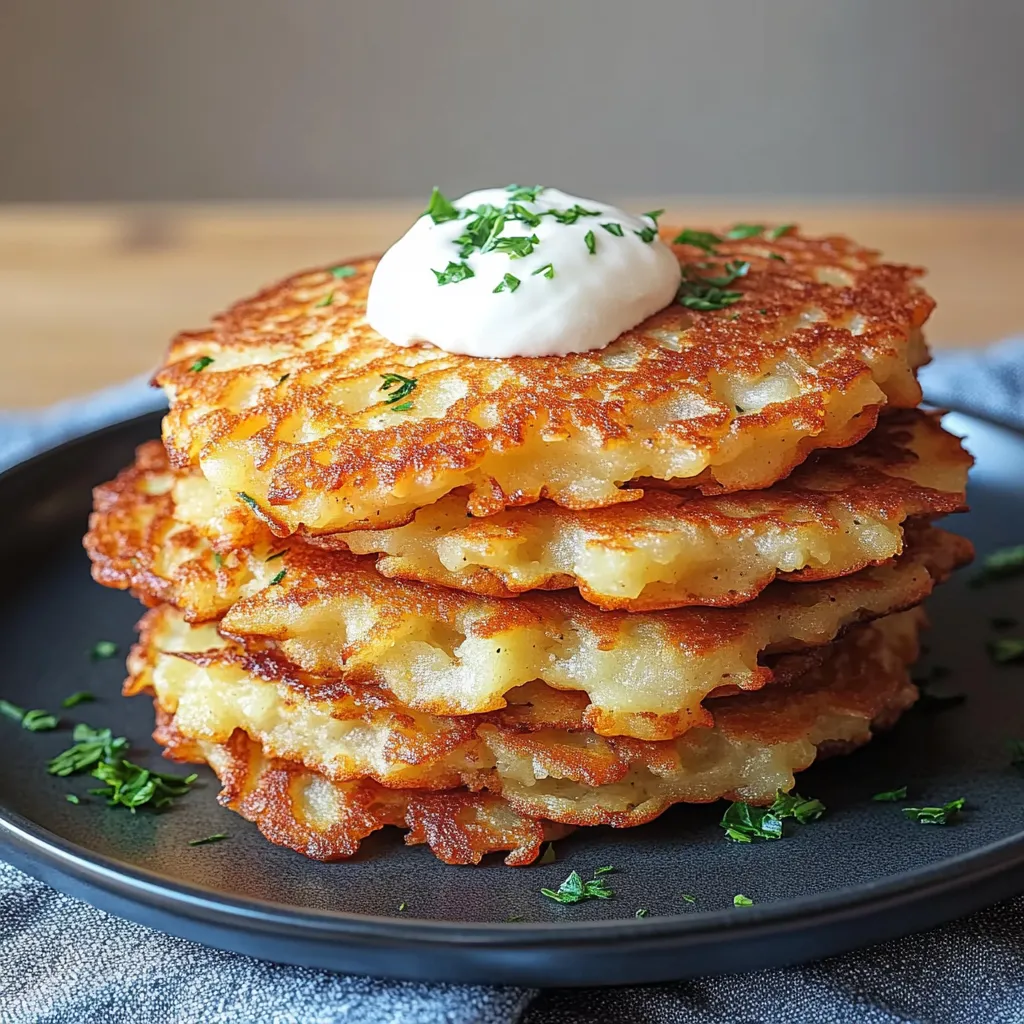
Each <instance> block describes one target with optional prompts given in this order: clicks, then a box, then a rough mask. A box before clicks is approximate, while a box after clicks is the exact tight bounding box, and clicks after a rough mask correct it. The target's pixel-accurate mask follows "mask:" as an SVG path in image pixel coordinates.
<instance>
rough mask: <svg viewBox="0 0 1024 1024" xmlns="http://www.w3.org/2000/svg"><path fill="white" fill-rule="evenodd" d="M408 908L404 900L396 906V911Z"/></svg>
mask: <svg viewBox="0 0 1024 1024" xmlns="http://www.w3.org/2000/svg"><path fill="white" fill-rule="evenodd" d="M408 906H409V904H408V903H406V902H405V900H402V902H401V903H399V904H398V909H399V910H406V909H408Z"/></svg>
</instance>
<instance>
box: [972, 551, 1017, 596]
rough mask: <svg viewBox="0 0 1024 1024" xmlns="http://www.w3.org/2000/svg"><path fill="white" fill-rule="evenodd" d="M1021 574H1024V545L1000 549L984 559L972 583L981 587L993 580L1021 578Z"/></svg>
mask: <svg viewBox="0 0 1024 1024" xmlns="http://www.w3.org/2000/svg"><path fill="white" fill-rule="evenodd" d="M1021 573H1024V544H1017V545H1015V546H1014V547H1009V548H1000V549H999V550H998V551H993V552H992V553H991V554H990V555H986V556H985V557H984V558H983V559H982V562H981V569H980V571H979V572H978V573H977V574H976V575H975V577H974V579H973V580H972V581H971V583H972V584H973V585H974V586H976V587H980V586H984V584H986V583H991V582H992V581H993V580H1002V579H1006V578H1008V577H1010V576H1019V575H1020V574H1021Z"/></svg>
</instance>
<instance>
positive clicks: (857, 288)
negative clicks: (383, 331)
mask: <svg viewBox="0 0 1024 1024" xmlns="http://www.w3.org/2000/svg"><path fill="white" fill-rule="evenodd" d="M675 234H676V232H675V231H671V230H667V229H666V231H665V232H664V236H665V237H666V238H672V237H674V236H675ZM675 251H676V255H677V257H678V258H679V261H680V264H681V265H682V267H683V268H684V269H685V270H686V272H687V273H690V274H696V275H697V276H698V277H701V276H709V275H710V276H713V275H714V274H715V273H716V271H717V272H722V269H723V268H724V267H725V266H726V265H727V264H728V265H729V266H732V267H738V266H739V267H743V274H742V276H741V277H740V278H739V279H737V280H736V282H735V284H734V285H733V287H735V288H736V289H737V290H738V291H739V292H740V293H741V297H740V299H739V300H738V301H737V302H736V303H735V304H732V305H730V306H728V308H725V309H718V310H705V311H702V310H697V309H692V308H684V307H682V306H679V305H672V306H669V307H668V308H666V309H664V310H662V311H661V312H659V313H656V314H655V315H654V316H652V317H650V318H648V319H647V320H646V321H644V322H643V323H642V324H640V325H638V326H637V327H636V328H634V329H633V330H630V331H627V332H625V333H624V334H622V335H621V336H620V337H619V338H618V339H617V340H615V341H614V342H612V344H611V345H609V346H608V347H607V348H604V349H600V350H596V351H591V352H584V353H580V354H576V355H569V356H553V357H540V358H510V359H502V360H489V359H478V358H472V357H468V356H460V355H452V354H449V353H447V352H444V351H442V350H440V349H437V348H433V347H431V346H428V345H418V346H413V347H411V348H401V347H398V346H395V345H392V344H390V343H389V342H387V341H386V340H384V339H383V338H382V337H380V336H379V335H378V334H376V333H375V332H374V331H373V330H371V329H370V328H369V326H368V325H367V323H366V320H365V308H366V294H367V288H368V286H369V282H370V278H371V277H372V274H373V270H374V267H375V266H376V260H375V259H364V260H358V261H356V262H354V263H353V264H351V265H350V266H346V267H344V268H342V269H344V273H343V274H335V273H332V269H331V268H324V269H322V270H312V271H308V272H306V273H302V274H298V275H296V276H294V277H291V278H289V279H287V280H286V281H284V282H282V283H281V284H278V285H275V286H273V287H271V288H268V289H266V290H265V291H263V292H260V293H259V294H258V295H256V296H254V297H253V298H250V299H247V300H244V301H242V302H239V303H238V304H236V305H235V306H233V307H232V308H231V309H230V310H228V311H227V312H226V313H224V314H222V315H220V316H219V317H217V318H216V319H215V321H214V323H213V325H212V326H210V327H208V328H206V329H205V330H200V331H194V332H188V333H184V334H181V335H179V336H178V337H177V338H175V339H174V341H173V342H172V343H171V346H170V350H169V352H168V355H167V359H166V363H165V365H164V367H163V369H162V370H161V371H160V372H159V373H158V374H157V376H156V382H157V383H158V384H159V385H160V386H161V387H163V388H164V390H165V391H166V393H167V396H168V398H169V400H170V404H171V409H170V412H169V414H168V415H167V417H166V419H165V421H164V430H163V437H164V441H165V444H166V446H167V449H168V452H169V454H170V457H171V460H172V462H173V463H174V465H176V466H177V467H179V468H185V467H190V466H198V467H200V468H201V470H202V472H203V474H204V475H205V476H206V477H207V478H208V479H209V480H210V481H211V482H212V483H213V484H214V485H215V486H216V487H217V488H219V489H220V491H221V492H222V495H223V496H224V497H226V498H230V499H231V500H236V501H239V500H241V501H245V502H247V503H249V504H250V505H251V506H252V507H253V508H254V509H255V510H257V511H258V513H259V515H260V516H261V517H262V518H263V519H264V520H265V521H266V523H267V525H268V526H269V527H270V528H271V530H273V532H274V533H275V534H277V535H279V536H287V535H290V534H292V533H296V532H299V531H302V532H305V533H308V534H313V535H316V534H325V533H334V532H337V531H340V530H351V529H379V528H383V527H391V526H397V525H400V524H402V523H404V522H408V521H409V519H410V518H411V516H412V514H413V513H414V512H415V511H416V509H418V508H422V507H423V506H425V505H429V504H432V503H433V502H435V501H437V500H438V499H439V498H442V497H443V496H444V495H446V494H448V493H450V492H452V491H454V490H456V489H463V492H464V493H463V498H462V500H463V501H464V503H465V507H466V509H467V510H468V511H469V512H470V513H471V514H473V515H478V516H483V515H492V514H494V513H495V512H500V511H502V510H503V509H505V508H509V507H517V506H522V505H530V504H533V503H534V502H536V501H538V500H540V499H542V498H547V499H550V500H551V501H553V502H555V503H556V504H558V505H561V506H563V507H565V508H572V509H586V508H599V507H605V506H608V505H614V504H616V503H620V502H625V501H635V500H638V499H639V498H640V497H641V496H642V491H641V489H639V488H624V487H623V486H622V485H624V484H626V483H628V482H629V481H634V480H637V479H640V478H654V479H657V480H675V481H688V482H689V483H691V484H693V485H694V486H696V487H697V488H699V489H700V490H702V491H703V492H705V493H714V492H721V491H736V490H752V489H756V488H762V487H767V486H770V485H771V484H773V483H774V482H776V481H777V480H779V479H781V478H783V477H785V476H786V475H787V474H788V473H789V472H790V471H791V470H792V469H793V467H794V466H796V465H798V464H799V463H800V462H802V461H803V460H804V459H805V458H806V457H807V455H808V454H810V452H811V451H813V450H814V449H816V448H828V447H842V446H846V445H850V444H853V443H855V442H856V441H858V440H859V439H860V438H862V437H863V436H864V435H865V434H866V433H867V432H868V431H869V430H870V429H871V428H872V427H873V425H874V423H875V420H876V418H877V414H878V410H879V408H880V407H881V406H883V405H885V404H887V403H888V404H890V405H894V406H898V407H905V408H909V407H913V406H915V405H916V404H917V403H918V402H919V401H920V399H921V392H920V389H919V387H918V385H917V382H916V380H915V377H914V369H915V368H916V367H917V366H919V365H921V364H922V363H923V362H924V361H925V360H926V358H927V354H926V350H925V347H924V342H923V340H922V336H921V331H920V328H921V326H922V324H923V323H924V321H925V320H926V319H927V317H928V315H929V313H930V312H931V309H932V306H933V303H932V300H931V299H930V298H929V297H928V296H927V294H926V293H925V292H924V291H923V290H922V289H921V288H920V287H919V286H918V285H917V283H916V279H917V277H918V276H919V274H920V271H919V270H918V269H917V268H914V267H906V266H900V265H895V264H889V263H883V262H881V261H880V260H879V258H878V254H877V253H875V252H873V251H871V250H868V249H864V248H862V247H860V246H858V245H856V244H855V243H853V242H852V241H849V240H847V239H844V238H840V237H827V238H807V237H804V236H802V235H800V234H799V233H798V232H796V231H789V232H787V233H785V234H783V235H782V236H781V237H779V238H776V239H774V240H769V239H768V238H767V237H755V238H745V239H735V240H725V241H723V242H721V243H720V244H718V245H716V247H715V250H714V251H713V252H711V253H709V252H707V251H705V250H703V249H700V248H695V247H692V246H687V245H680V246H676V247H675ZM396 381H400V382H402V383H401V389H400V390H401V397H402V399H403V400H402V401H401V402H398V401H396V400H395V396H396V394H397V393H398V392H397V391H396V390H395V388H394V383H395V382H396Z"/></svg>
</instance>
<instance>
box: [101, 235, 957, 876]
mask: <svg viewBox="0 0 1024 1024" xmlns="http://www.w3.org/2000/svg"><path fill="white" fill-rule="evenodd" d="M733 233H734V234H736V233H740V234H742V232H733ZM676 234H677V232H676V231H672V230H670V229H666V230H665V231H664V232H663V237H665V238H672V237H675V235H676ZM693 235H694V237H697V238H699V239H704V238H707V237H713V236H710V235H705V234H704V233H698V232H695V233H693ZM747 235H748V237H744V238H737V239H734V240H728V239H725V240H720V241H719V242H718V243H717V244H716V245H714V246H713V247H712V246H710V245H708V244H707V243H704V244H702V245H700V246H697V247H694V246H689V245H675V246H674V250H675V252H676V254H677V256H678V257H679V260H680V263H681V265H682V267H683V274H684V275H685V274H686V273H688V272H689V268H693V267H697V268H700V269H699V270H698V271H697V272H698V273H700V274H704V275H713V274H714V273H715V269H714V268H716V267H722V266H725V267H726V268H728V266H729V265H730V264H731V265H732V266H733V267H736V266H737V265H742V264H748V267H747V268H746V272H745V274H744V276H742V277H741V278H740V279H738V280H736V281H735V284H733V285H731V287H732V288H734V289H735V290H736V291H738V292H740V293H741V294H740V295H739V296H738V297H737V296H736V295H735V293H732V294H730V293H724V295H722V294H719V295H715V293H714V289H713V288H712V289H710V290H709V291H706V293H705V296H704V298H703V299H698V300H696V301H694V302H692V303H687V302H686V301H684V302H683V304H681V305H672V306H669V307H668V308H666V309H664V310H662V311H661V312H660V313H658V314H656V315H655V316H653V317H650V318H649V319H648V320H646V321H645V322H644V323H642V324H641V325H640V326H639V327H637V328H636V329H634V330H632V331H629V332H627V333H625V334H624V335H622V336H621V337H619V338H618V339H617V340H616V341H614V342H613V343H612V344H611V345H609V346H608V347H607V348H604V349H601V350H598V351H592V352H586V353H582V354H579V355H569V356H551V357H545V358H513V359H478V358H471V357H467V356H460V355H451V354H449V353H447V352H444V351H441V350H440V349H437V348H434V347H432V346H430V345H426V344H424V345H420V346H414V347H411V348H400V347H396V346H394V345H392V344H390V343H388V342H387V341H385V340H384V339H383V338H381V337H380V336H379V335H377V334H376V333H374V332H373V331H372V330H371V329H370V328H369V327H368V326H367V324H366V322H365V319H364V312H365V303H366V294H367V289H368V287H369V283H370V279H371V276H372V274H373V270H374V266H375V263H376V261H375V260H372V259H367V260H361V261H358V262H356V263H354V264H351V265H342V266H336V267H329V268H325V269H322V270H315V271H310V272H307V273H303V274H300V275H298V276H296V277H292V278H291V279H289V280H286V281H285V282H284V283H282V284H280V285H277V286H275V287H272V288H270V289H268V290H266V291H263V292H261V293H260V294H258V295H256V296H255V297H254V298H251V299H248V300H245V301H243V302H241V303H239V304H237V305H236V306H234V307H233V308H232V309H230V310H229V311H228V312H227V313H225V314H223V315H222V316H220V317H219V318H218V319H217V320H216V321H215V322H214V324H213V325H212V326H211V327H209V328H208V329H206V330H202V331H197V332H190V333H185V334H181V335H179V336H178V337H177V338H176V339H175V340H174V341H173V343H172V344H171V347H170V352H169V354H168V356H167V360H166V364H165V366H164V368H163V369H162V370H161V371H160V372H159V373H158V375H157V377H156V382H157V383H158V384H159V385H160V386H161V387H162V388H163V389H164V390H165V392H166V394H167V397H168V399H169V401H170V412H169V413H168V415H167V417H166V419H165V420H164V426H163V443H162V444H160V443H158V442H152V443H150V444H147V445H144V446H143V447H142V448H141V449H139V452H138V456H137V460H136V462H135V465H134V466H132V467H130V468H128V469H126V470H125V471H124V472H122V473H121V475H120V476H119V477H118V478H117V479H116V480H114V481H113V482H111V483H109V484H106V485H104V486H101V487H99V488H98V489H97V491H96V495H95V512H94V514H93V516H92V519H91V522H90V531H89V534H88V536H87V537H86V541H85V543H86V547H87V549H88V551H89V554H90V556H91V558H92V560H93V572H94V575H95V577H96V579H97V580H98V581H99V582H100V583H103V584H105V585H107V586H111V587H119V588H125V589H130V590H131V591H132V592H133V593H134V594H136V595H137V596H138V597H139V598H141V599H142V601H143V602H145V604H146V605H147V606H149V607H150V611H148V612H147V614H146V615H145V616H144V618H143V619H142V621H141V623H140V625H139V631H140V640H139V643H138V644H137V645H136V647H135V648H134V649H133V651H132V653H131V656H130V659H129V671H130V677H129V679H128V682H127V684H126V692H127V693H129V694H138V693H143V692H145V693H148V694H151V695H152V696H153V698H154V701H155V704H156V714H157V729H156V732H155V734H154V735H155V737H156V739H157V740H158V742H160V743H161V744H163V745H164V746H165V747H166V753H167V754H168V756H170V757H173V758H176V759H181V760H187V761H197V762H206V763H207V764H209V765H210V767H211V768H212V769H213V771H214V772H216V773H217V775H218V776H219V778H220V780H221V782H222V784H223V787H224V788H223V792H222V794H221V801H222V802H223V803H225V804H226V805H227V806H229V807H231V808H233V809H234V810H236V811H237V812H239V813H240V814H242V815H244V816H245V817H246V818H248V819H250V820H252V821H254V822H255V823H256V824H257V825H258V826H259V828H260V829H261V830H262V831H263V833H264V834H265V835H266V837H267V838H268V839H270V840H271V841H272V842H275V843H280V844H284V845H286V846H289V847H292V848H294V849H296V850H299V851H301V852H302V853H304V854H306V855H307V856H310V857H315V858H318V859H325V860H330V859H336V858H342V857H347V856H349V855H351V854H352V853H354V852H355V851H356V849H357V848H358V846H359V843H360V841H361V840H362V839H363V838H364V837H366V836H367V835H369V834H370V833H371V832H373V831H374V830H376V829H379V828H381V827H382V826H384V825H397V826H398V827H399V828H402V829H405V830H407V834H406V841H407V842H409V843H427V844H429V845H430V848H431V849H432V850H433V851H434V853H435V854H436V855H437V856H438V857H440V858H441V859H443V860H445V861H448V862H450V863H459V864H462V863H476V862H477V861H479V860H480V858H481V856H482V855H484V854H486V853H488V852H492V851H507V863H509V864H526V863H529V862H530V861H532V860H533V859H534V858H536V857H537V856H538V853H539V851H540V847H541V844H542V842H544V841H546V840H549V839H556V838H558V837H560V836H562V835H565V834H566V833H567V832H569V831H571V830H572V828H573V827H574V826H580V825H598V824H606V825H612V826H615V827H628V826H633V825H640V824H643V823H644V822H647V821H650V820H651V819H652V818H654V817H656V816H657V815H659V814H661V813H662V812H663V811H664V810H665V809H666V808H668V807H670V806H671V805H672V804H675V803H679V802H694V803H703V802H707V801H713V800H718V799H720V798H723V797H725V798H729V799H735V800H745V801H748V802H750V803H755V804H766V803H771V802H772V800H773V799H774V798H775V796H776V793H777V791H778V790H780V789H782V790H787V791H788V790H790V789H791V788H792V787H793V785H794V772H798V771H800V770H801V769H804V768H806V767H807V766H808V765H810V764H811V762H812V761H814V759H815V758H816V757H818V756H824V755H826V754H833V753H837V752H844V751H849V750H851V749H853V748H855V747H857V746H858V745H860V744H863V743H865V742H867V741H868V740H869V739H870V738H871V735H872V733H873V731H875V730H876V729H880V728H885V727H887V726H891V725H892V724H893V723H894V722H895V721H896V719H897V718H898V717H899V716H900V714H901V713H902V712H904V711H905V710H906V709H907V708H909V707H910V706H911V705H912V704H913V703H914V701H915V699H916V698H917V696H918V692H917V689H916V688H915V686H914V685H913V683H912V682H911V680H910V676H909V671H908V668H909V666H910V664H911V663H912V662H913V660H914V659H915V657H916V655H917V650H918V633H919V631H920V630H921V628H922V627H923V626H924V625H925V616H924V613H923V612H922V611H921V609H920V604H921V602H922V601H923V600H924V599H925V598H926V597H927V596H928V595H929V594H930V593H931V591H932V589H933V588H934V587H935V585H936V584H937V583H940V582H941V581H942V580H944V579H945V578H946V577H947V576H948V575H949V574H950V572H951V571H952V570H953V569H954V568H956V567H957V566H959V565H961V564H963V563H964V562H966V561H968V560H969V558H970V557H971V548H970V545H969V543H968V542H967V541H966V540H963V539H962V538H959V537H957V536H955V535H953V534H950V533H946V532H944V531H943V530H941V529H939V528H937V527H935V526H933V525H931V522H932V520H934V519H936V518H938V517H940V516H944V515H946V514H947V513H950V512H955V511H958V510H961V509H963V508H964V488H965V481H966V475H967V470H968V467H969V465H970V462H971V459H970V457H969V456H968V455H967V454H966V453H965V452H964V451H963V450H962V449H961V447H960V443H959V441H958V439H957V438H955V437H953V436H951V435H949V434H947V433H945V432H944V431H943V429H942V427H941V426H940V424H939V419H938V418H937V416H936V415H934V414H931V413H928V412H923V411H920V410H918V409H917V408H916V406H917V405H918V403H919V402H920V400H921V392H920V389H919V387H918V384H917V381H916V378H915V369H916V368H917V367H918V366H920V365H922V364H923V363H924V362H925V361H926V360H927V351H926V348H925V345H924V341H923V339H922V335H921V327H922V324H923V323H924V321H925V320H926V318H927V316H928V314H929V313H930V312H931V309H932V306H933V303H932V301H931V299H930V298H929V297H928V295H927V294H926V293H925V292H924V291H922V290H921V289H920V288H919V286H918V285H917V284H916V278H917V277H918V276H919V273H920V272H919V271H918V270H917V269H915V268H911V267H904V266H896V265H892V264H886V263H883V262H880V261H879V259H878V257H877V254H876V253H874V252H872V251H869V250H865V249H863V248H860V247H859V246H857V245H855V244H854V243H852V242H850V241H848V240H846V239H843V238H838V237H829V238H818V239H812V238H807V237H804V236H802V235H801V234H800V233H799V232H797V231H795V230H787V229H779V230H777V231H774V232H758V233H756V234H751V233H750V232H747Z"/></svg>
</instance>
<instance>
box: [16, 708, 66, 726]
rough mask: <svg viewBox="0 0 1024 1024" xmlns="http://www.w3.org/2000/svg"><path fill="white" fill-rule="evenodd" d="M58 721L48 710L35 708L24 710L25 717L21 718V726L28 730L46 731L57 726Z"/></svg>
mask: <svg viewBox="0 0 1024 1024" xmlns="http://www.w3.org/2000/svg"><path fill="white" fill-rule="evenodd" d="M58 721H59V719H58V718H57V716H56V715H54V714H51V713H50V712H49V711H43V710H41V709H40V708H35V709H34V710H32V711H26V712H25V717H24V718H22V720H21V727H22V729H27V730H28V731H29V732H48V731H49V730H50V729H56V728H57V723H58Z"/></svg>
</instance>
